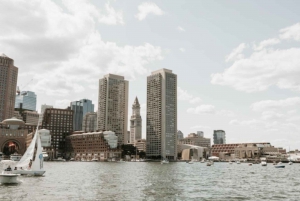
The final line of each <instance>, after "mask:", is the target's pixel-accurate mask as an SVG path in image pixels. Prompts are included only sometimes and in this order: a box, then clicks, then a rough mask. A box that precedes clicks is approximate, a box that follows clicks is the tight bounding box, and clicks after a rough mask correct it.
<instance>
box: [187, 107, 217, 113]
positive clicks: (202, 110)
mask: <svg viewBox="0 0 300 201" xmlns="http://www.w3.org/2000/svg"><path fill="white" fill-rule="evenodd" d="M187 112H188V113H191V114H214V113H215V112H216V110H215V106H213V105H199V106H197V107H195V108H189V109H187Z"/></svg>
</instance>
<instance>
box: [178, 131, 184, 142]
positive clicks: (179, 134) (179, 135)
mask: <svg viewBox="0 0 300 201" xmlns="http://www.w3.org/2000/svg"><path fill="white" fill-rule="evenodd" d="M181 139H183V133H182V132H181V131H180V130H178V131H177V140H181Z"/></svg>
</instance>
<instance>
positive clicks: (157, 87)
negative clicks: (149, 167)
mask: <svg viewBox="0 0 300 201" xmlns="http://www.w3.org/2000/svg"><path fill="white" fill-rule="evenodd" d="M146 125H147V129H146V136H147V157H148V158H156V159H160V158H161V157H163V158H168V159H170V160H176V159H177V75H176V74H174V73H172V71H171V70H168V69H161V70H157V71H154V72H152V73H151V75H150V76H148V77H147V121H146Z"/></svg>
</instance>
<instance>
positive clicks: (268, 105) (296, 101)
mask: <svg viewBox="0 0 300 201" xmlns="http://www.w3.org/2000/svg"><path fill="white" fill-rule="evenodd" d="M293 106H300V97H293V98H287V99H282V100H263V101H258V102H255V103H253V104H252V105H251V108H252V110H254V111H264V110H277V109H281V108H286V107H293Z"/></svg>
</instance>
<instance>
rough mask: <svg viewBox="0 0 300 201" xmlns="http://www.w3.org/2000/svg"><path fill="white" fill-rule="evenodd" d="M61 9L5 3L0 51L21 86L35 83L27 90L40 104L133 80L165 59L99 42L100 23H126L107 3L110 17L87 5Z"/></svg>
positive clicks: (152, 50)
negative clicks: (111, 80) (117, 77)
mask: <svg viewBox="0 0 300 201" xmlns="http://www.w3.org/2000/svg"><path fill="white" fill-rule="evenodd" d="M62 4H63V5H60V4H57V3H55V2H52V1H50V0H36V1H32V2H31V3H28V1H25V0H18V1H9V0H4V1H2V2H1V7H0V23H1V26H0V32H1V36H0V47H1V48H2V49H1V50H0V52H4V53H6V54H7V55H8V56H10V57H11V58H13V59H14V60H15V64H16V66H18V67H19V73H20V74H19V80H18V82H19V83H20V82H21V83H22V82H23V83H24V82H28V77H31V78H34V83H30V84H29V85H28V86H27V90H32V91H36V92H38V93H39V100H40V101H43V102H44V101H46V100H47V98H46V97H47V96H48V97H49V96H51V98H53V99H55V98H59V99H61V97H67V96H68V97H70V96H74V95H73V94H78V93H80V94H81V95H82V96H86V97H88V96H90V91H89V90H88V89H87V88H93V89H94V88H95V87H92V86H98V80H99V78H101V77H102V76H103V75H104V74H107V73H114V74H121V75H124V76H125V79H127V80H130V79H135V78H136V76H139V75H143V74H146V73H147V72H148V69H147V68H146V65H147V64H150V63H151V62H154V61H157V60H161V59H163V56H162V50H161V48H160V47H158V46H153V45H151V44H149V43H145V44H140V45H138V46H130V45H125V46H119V45H117V44H116V43H115V42H110V41H104V40H103V39H102V38H101V35H100V33H99V31H98V29H97V26H98V24H99V23H106V24H123V18H122V15H121V12H119V11H118V12H117V11H115V10H114V9H113V8H112V7H111V6H110V5H109V4H105V10H106V14H103V13H101V11H102V10H100V9H98V8H96V7H95V6H94V5H93V4H91V3H90V2H89V1H76V3H74V2H73V1H70V0H66V1H62ZM12 13H18V15H15V14H12ZM89 86H91V87H89ZM21 90H22V89H21ZM45 95H47V96H45Z"/></svg>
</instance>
